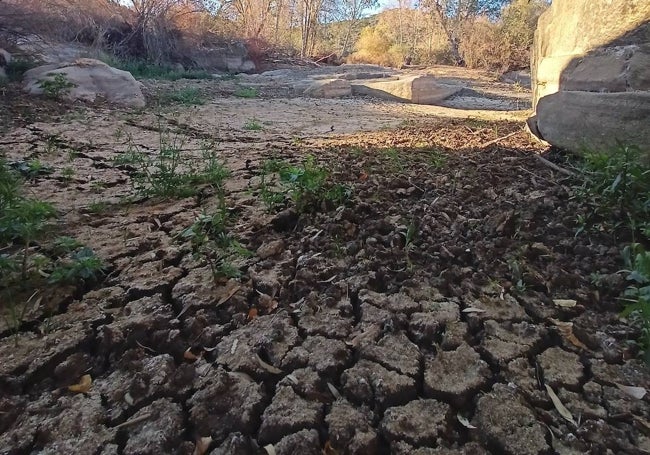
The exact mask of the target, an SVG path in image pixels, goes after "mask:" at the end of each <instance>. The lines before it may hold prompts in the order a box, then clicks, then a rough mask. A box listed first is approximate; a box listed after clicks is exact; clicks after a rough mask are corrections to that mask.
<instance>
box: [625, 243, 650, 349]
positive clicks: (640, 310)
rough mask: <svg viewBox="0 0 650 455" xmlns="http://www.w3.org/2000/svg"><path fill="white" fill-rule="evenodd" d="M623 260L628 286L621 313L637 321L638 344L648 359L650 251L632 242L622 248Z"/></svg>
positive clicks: (649, 333) (649, 338)
mask: <svg viewBox="0 0 650 455" xmlns="http://www.w3.org/2000/svg"><path fill="white" fill-rule="evenodd" d="M623 261H624V263H625V266H626V267H627V268H628V271H627V273H628V275H627V281H628V283H629V286H628V287H627V289H626V290H625V292H624V293H623V297H622V300H623V302H625V303H626V307H625V309H624V310H623V313H622V314H623V316H626V317H630V318H632V319H633V320H636V321H638V323H639V325H640V327H641V338H640V340H639V341H640V345H641V347H642V348H643V350H644V352H645V356H646V360H648V361H650V251H646V250H645V248H644V247H643V245H641V244H639V243H633V244H631V245H630V246H627V247H625V249H624V250H623Z"/></svg>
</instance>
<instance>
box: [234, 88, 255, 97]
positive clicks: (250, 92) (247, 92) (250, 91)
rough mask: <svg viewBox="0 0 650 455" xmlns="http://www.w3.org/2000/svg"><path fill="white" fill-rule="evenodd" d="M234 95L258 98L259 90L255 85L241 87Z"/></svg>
mask: <svg viewBox="0 0 650 455" xmlns="http://www.w3.org/2000/svg"><path fill="white" fill-rule="evenodd" d="M233 95H235V96H236V97H238V98H257V96H258V92H257V89H256V88H255V87H239V88H238V89H237V90H236V91H235V93H234V94H233Z"/></svg>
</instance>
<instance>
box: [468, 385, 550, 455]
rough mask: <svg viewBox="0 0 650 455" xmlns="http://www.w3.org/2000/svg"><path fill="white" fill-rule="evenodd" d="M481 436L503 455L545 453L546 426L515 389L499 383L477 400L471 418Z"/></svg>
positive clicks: (547, 449) (547, 448) (536, 454)
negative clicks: (538, 419)
mask: <svg viewBox="0 0 650 455" xmlns="http://www.w3.org/2000/svg"><path fill="white" fill-rule="evenodd" d="M473 423H474V425H475V426H476V427H477V428H478V432H479V434H480V436H481V439H482V440H483V441H484V442H485V443H486V444H494V445H495V446H497V447H498V448H499V449H500V450H501V451H502V452H501V453H504V454H507V455H538V454H541V453H547V452H548V451H549V450H550V447H549V446H548V444H547V443H546V430H545V428H544V427H543V426H542V425H541V424H540V423H539V422H538V421H537V419H536V418H535V414H534V413H533V410H532V409H530V408H529V407H528V406H527V405H526V404H525V403H524V401H523V400H522V399H521V398H520V397H519V396H518V395H517V393H516V392H515V391H514V390H513V389H511V388H509V387H508V386H505V385H503V384H495V386H494V387H493V388H492V391H491V392H490V393H488V394H486V395H483V396H482V397H481V398H479V400H478V404H477V406H476V414H475V415H474V420H473Z"/></svg>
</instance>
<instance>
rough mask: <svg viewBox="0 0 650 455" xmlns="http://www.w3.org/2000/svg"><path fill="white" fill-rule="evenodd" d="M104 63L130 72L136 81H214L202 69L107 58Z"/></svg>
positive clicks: (210, 75)
mask: <svg viewBox="0 0 650 455" xmlns="http://www.w3.org/2000/svg"><path fill="white" fill-rule="evenodd" d="M104 62H105V63H107V64H109V65H111V66H112V67H114V68H118V69H121V70H123V71H128V72H129V73H131V75H132V76H133V77H135V78H136V79H162V80H168V81H176V80H179V79H212V74H211V73H209V72H207V71H205V70H201V69H187V70H186V69H179V68H177V67H174V66H171V65H157V64H152V63H149V62H146V61H142V60H120V59H116V58H105V59H104Z"/></svg>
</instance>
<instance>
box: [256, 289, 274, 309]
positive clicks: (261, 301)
mask: <svg viewBox="0 0 650 455" xmlns="http://www.w3.org/2000/svg"><path fill="white" fill-rule="evenodd" d="M258 305H259V306H261V307H262V308H264V309H265V310H266V312H267V313H270V312H271V311H273V310H275V309H276V308H277V307H278V301H277V300H275V299H274V298H273V297H271V296H270V295H268V294H263V293H260V296H259V298H258Z"/></svg>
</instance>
